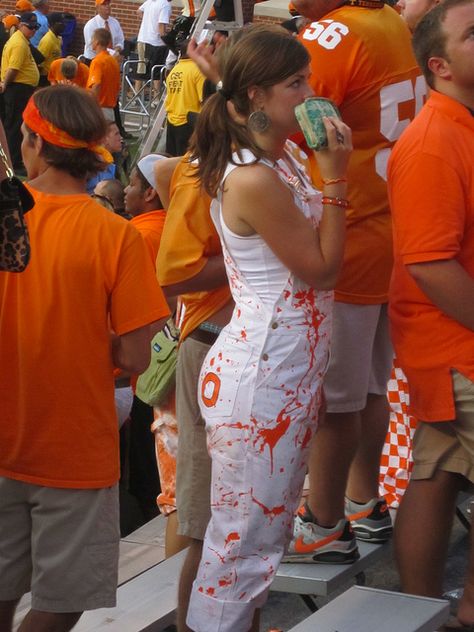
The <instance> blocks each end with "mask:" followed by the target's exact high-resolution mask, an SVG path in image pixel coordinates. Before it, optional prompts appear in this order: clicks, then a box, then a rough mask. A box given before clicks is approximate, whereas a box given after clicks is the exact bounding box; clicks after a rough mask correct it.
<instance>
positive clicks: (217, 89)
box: [216, 81, 231, 101]
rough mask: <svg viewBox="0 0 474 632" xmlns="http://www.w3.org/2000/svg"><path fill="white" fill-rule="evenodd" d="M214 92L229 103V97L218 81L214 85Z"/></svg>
mask: <svg viewBox="0 0 474 632" xmlns="http://www.w3.org/2000/svg"><path fill="white" fill-rule="evenodd" d="M216 92H218V93H219V94H221V95H222V96H223V97H224V99H225V100H226V101H229V99H230V98H231V95H230V94H229V93H228V92H226V91H225V90H224V88H223V86H222V81H218V82H217V83H216Z"/></svg>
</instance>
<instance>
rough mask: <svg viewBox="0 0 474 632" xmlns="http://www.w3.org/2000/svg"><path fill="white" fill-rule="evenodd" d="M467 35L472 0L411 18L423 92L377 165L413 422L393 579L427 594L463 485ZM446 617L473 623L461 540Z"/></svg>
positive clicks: (467, 378) (471, 199)
mask: <svg viewBox="0 0 474 632" xmlns="http://www.w3.org/2000/svg"><path fill="white" fill-rule="evenodd" d="M473 33H474V0H445V1H444V2H443V3H441V4H439V5H438V6H436V7H435V8H434V9H432V10H431V11H430V12H429V13H428V14H427V15H426V16H425V17H424V18H423V19H422V20H421V21H420V23H419V24H418V26H417V28H416V30H415V33H414V37H413V46H414V49H415V53H416V57H417V60H418V63H419V64H420V66H421V68H422V69H423V73H424V75H425V77H426V80H427V82H428V84H429V85H430V87H431V93H430V97H429V99H428V101H427V103H426V105H425V106H424V108H423V109H422V111H421V113H420V114H419V115H418V117H417V118H416V119H415V120H414V122H413V123H412V124H411V125H410V126H409V127H408V129H407V130H406V131H405V132H404V133H403V135H402V136H401V138H400V140H399V141H398V143H397V145H396V146H395V149H394V151H393V153H392V156H391V158H390V162H389V169H388V176H389V180H388V182H389V194H390V203H391V208H392V213H393V222H394V251H395V265H394V271H393V276H392V282H391V287H390V318H391V326H392V337H393V342H394V346H395V350H396V353H397V357H398V359H399V362H400V364H401V366H402V368H403V370H404V372H405V373H406V376H407V378H408V383H409V384H410V404H411V411H412V413H413V414H414V416H415V417H416V418H417V419H418V420H420V421H419V425H418V427H417V430H416V432H415V437H414V450H413V460H414V468H413V473H412V477H411V480H410V483H409V485H408V489H407V491H406V493H405V497H404V499H403V501H402V503H401V507H400V510H399V514H398V517H397V523H396V538H395V544H396V557H397V561H398V565H399V569H400V576H401V580H402V586H403V589H404V590H405V591H407V592H410V593H415V594H422V595H427V596H430V597H439V596H441V590H442V578H443V566H444V562H445V558H446V552H447V547H448V538H449V534H450V531H451V524H452V519H453V516H454V510H455V503H456V497H457V494H458V491H459V490H461V489H463V488H465V487H466V486H468V485H469V484H470V485H472V484H473V483H474V161H473V156H474V35H473ZM472 533H473V534H474V530H472ZM472 537H473V536H471V538H472ZM458 619H459V621H457V622H453V626H456V625H457V626H458V627H456V628H455V629H467V627H466V628H463V627H462V625H461V624H464V625H465V626H468V625H470V626H472V625H474V547H473V545H472V539H471V552H470V560H469V568H468V572H467V579H466V585H465V588H464V595H463V597H462V598H461V601H460V603H459V609H458ZM459 626H461V627H459ZM469 629H472V628H471V627H469Z"/></svg>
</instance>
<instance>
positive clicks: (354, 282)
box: [299, 5, 426, 304]
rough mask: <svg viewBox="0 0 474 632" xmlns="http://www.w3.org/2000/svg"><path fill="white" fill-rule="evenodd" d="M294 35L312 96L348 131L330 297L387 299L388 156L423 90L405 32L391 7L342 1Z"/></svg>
mask: <svg viewBox="0 0 474 632" xmlns="http://www.w3.org/2000/svg"><path fill="white" fill-rule="evenodd" d="M299 38H300V40H301V42H302V44H304V46H306V48H307V49H308V52H309V53H310V55H311V78H310V84H311V86H312V88H313V89H314V92H315V94H316V95H317V96H322V97H327V98H329V99H331V100H332V101H334V102H335V103H336V104H337V106H338V107H339V110H340V112H341V115H342V118H343V120H344V122H345V123H347V125H349V127H350V128H351V129H352V140H353V145H354V151H353V153H352V155H351V159H350V163H349V168H348V171H347V178H348V199H349V201H350V204H351V208H350V209H349V210H348V212H347V234H346V247H345V251H344V262H343V267H342V271H341V274H340V277H339V280H338V283H337V286H336V293H335V297H336V300H338V301H342V302H346V303H359V304H377V303H384V302H386V301H387V300H388V286H389V280H390V273H391V269H392V234H391V219H390V212H389V207H388V200H387V184H386V173H385V172H386V162H387V159H388V156H389V155H390V149H391V147H392V146H393V144H394V142H395V140H396V139H397V138H398V137H399V135H400V133H401V132H402V131H403V129H404V128H405V127H406V126H407V125H408V124H409V122H410V121H411V120H412V119H413V117H414V115H415V112H416V111H418V110H419V109H420V108H421V106H422V104H423V95H424V94H425V91H426V86H425V80H424V78H423V77H422V76H421V72H420V70H419V68H418V66H417V63H416V61H415V58H414V56H413V53H412V49H411V36H410V32H409V30H408V28H407V26H406V24H405V23H404V21H403V20H402V19H401V18H400V16H399V15H398V14H397V13H396V12H395V11H394V10H393V9H391V8H390V7H388V6H384V7H383V8H381V9H366V8H362V7H353V6H345V5H344V6H342V7H339V8H337V9H335V10H334V11H331V12H330V13H328V14H327V15H326V16H325V17H324V19H321V20H320V21H319V22H313V23H312V24H310V25H308V26H307V27H306V29H305V30H304V32H303V33H302V34H301V35H300V36H299ZM387 42H390V45H389V46H388V45H387ZM308 153H309V156H310V159H311V160H312V172H311V173H312V177H313V180H314V182H315V184H316V185H317V186H318V187H321V186H322V182H321V179H320V176H319V172H318V169H317V165H316V160H315V158H314V153H313V152H312V151H309V152H308Z"/></svg>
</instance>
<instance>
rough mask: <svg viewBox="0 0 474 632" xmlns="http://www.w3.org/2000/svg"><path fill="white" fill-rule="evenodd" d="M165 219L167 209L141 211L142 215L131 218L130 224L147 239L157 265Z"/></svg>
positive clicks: (148, 247)
mask: <svg viewBox="0 0 474 632" xmlns="http://www.w3.org/2000/svg"><path fill="white" fill-rule="evenodd" d="M165 219H166V211H164V210H163V209H161V210H158V211H150V212H149V213H141V215H136V216H135V217H133V218H132V219H131V220H130V224H132V226H135V228H136V229H137V230H138V232H139V233H140V234H141V236H142V237H143V239H144V240H145V243H146V246H147V249H148V252H149V253H150V257H151V260H152V261H153V265H155V262H156V257H157V256H158V250H159V249H160V242H161V235H162V234H163V228H164V225H165Z"/></svg>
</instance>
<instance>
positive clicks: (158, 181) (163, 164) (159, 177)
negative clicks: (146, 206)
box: [154, 156, 181, 209]
mask: <svg viewBox="0 0 474 632" xmlns="http://www.w3.org/2000/svg"><path fill="white" fill-rule="evenodd" d="M180 160H181V156H177V157H176V158H175V157H173V158H165V160H158V161H157V162H156V164H155V171H154V173H155V189H156V191H157V192H158V195H159V197H160V200H161V202H162V204H163V208H164V209H167V208H168V206H169V203H170V182H171V176H172V175H173V172H174V170H175V168H176V165H177V164H178V163H179V162H180Z"/></svg>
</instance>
